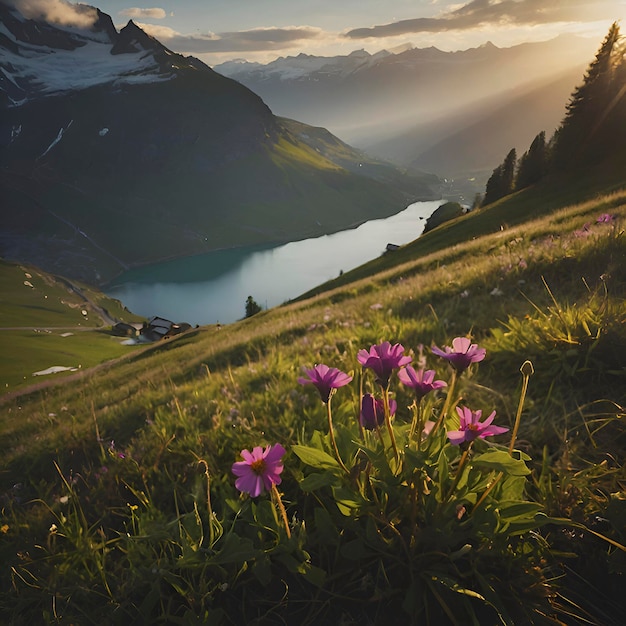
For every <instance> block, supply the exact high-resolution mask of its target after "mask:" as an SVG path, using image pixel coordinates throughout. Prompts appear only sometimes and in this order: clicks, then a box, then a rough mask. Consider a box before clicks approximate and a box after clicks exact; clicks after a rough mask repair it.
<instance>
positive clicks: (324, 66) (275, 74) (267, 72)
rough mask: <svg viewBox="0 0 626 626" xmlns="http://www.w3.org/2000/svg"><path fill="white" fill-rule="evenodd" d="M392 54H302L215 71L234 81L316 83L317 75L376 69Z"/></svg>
mask: <svg viewBox="0 0 626 626" xmlns="http://www.w3.org/2000/svg"><path fill="white" fill-rule="evenodd" d="M390 54H391V53H390V52H387V51H386V50H381V51H380V52H377V53H376V54H370V53H369V52H367V51H366V50H355V51H354V52H351V53H350V54H348V55H347V56H336V57H318V56H313V55H310V54H299V55H298V56H288V57H279V58H278V59H276V60H274V61H271V62H270V63H267V64H265V65H263V64H261V63H250V62H247V61H243V60H241V59H236V60H234V61H227V62H225V63H221V64H220V65H216V66H215V67H214V68H213V69H214V70H215V71H216V72H219V73H220V74H223V75H224V76H228V77H229V78H234V79H235V80H236V79H237V77H238V76H246V77H249V76H253V77H254V78H255V80H280V81H292V80H308V79H314V77H315V75H316V74H318V73H319V74H324V75H326V76H328V75H333V76H337V77H340V78H343V77H345V76H348V75H349V74H352V73H353V72H355V71H358V70H361V69H364V68H368V67H372V66H373V65H377V64H378V63H380V61H382V60H383V59H384V58H386V57H388V56H389V55H390Z"/></svg>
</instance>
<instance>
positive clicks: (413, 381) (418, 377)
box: [398, 365, 448, 400]
mask: <svg viewBox="0 0 626 626" xmlns="http://www.w3.org/2000/svg"><path fill="white" fill-rule="evenodd" d="M398 378H399V379H400V382H401V383H402V384H403V385H406V386H407V387H412V388H413V389H414V390H415V395H416V396H417V399H418V400H421V399H422V398H423V397H424V396H425V395H426V394H427V393H430V392H431V391H434V390H435V389H441V387H447V386H448V383H446V382H445V381H443V380H435V370H424V369H419V370H417V371H415V369H413V367H411V366H410V365H407V366H406V367H405V368H404V369H401V370H400V371H399V372H398Z"/></svg>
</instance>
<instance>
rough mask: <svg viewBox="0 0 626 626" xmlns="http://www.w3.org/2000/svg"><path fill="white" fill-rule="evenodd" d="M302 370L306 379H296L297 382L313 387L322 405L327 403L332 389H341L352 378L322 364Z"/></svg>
mask: <svg viewBox="0 0 626 626" xmlns="http://www.w3.org/2000/svg"><path fill="white" fill-rule="evenodd" d="M303 369H304V373H305V374H306V375H307V376H308V378H304V377H303V376H302V377H300V378H298V382H299V383H300V384H301V385H308V384H309V383H312V384H313V385H315V386H316V387H317V390H318V391H319V392H320V396H321V398H322V402H324V403H328V400H329V399H330V395H331V393H332V391H333V389H337V388H339V387H343V386H344V385H347V384H348V383H349V382H350V381H351V380H352V376H348V374H345V373H344V372H342V371H341V370H338V369H337V368H336V367H328V365H324V364H322V363H320V364H319V365H316V366H315V367H314V368H312V369H306V368H303Z"/></svg>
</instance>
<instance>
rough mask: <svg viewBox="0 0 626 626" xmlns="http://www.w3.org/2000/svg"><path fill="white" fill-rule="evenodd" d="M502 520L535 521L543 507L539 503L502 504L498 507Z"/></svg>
mask: <svg viewBox="0 0 626 626" xmlns="http://www.w3.org/2000/svg"><path fill="white" fill-rule="evenodd" d="M497 509H498V512H499V514H500V518H501V519H503V520H506V521H508V522H512V521H514V520H522V519H527V520H534V519H535V515H536V514H537V513H539V512H540V511H541V510H542V509H543V506H542V505H541V504H538V503H537V502H500V503H498V506H497Z"/></svg>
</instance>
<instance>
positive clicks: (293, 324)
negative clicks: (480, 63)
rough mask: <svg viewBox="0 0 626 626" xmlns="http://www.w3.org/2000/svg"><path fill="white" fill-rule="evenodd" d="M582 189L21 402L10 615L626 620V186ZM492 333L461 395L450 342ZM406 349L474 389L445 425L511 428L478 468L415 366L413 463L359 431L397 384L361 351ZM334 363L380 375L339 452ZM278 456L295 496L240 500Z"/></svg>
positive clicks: (411, 249)
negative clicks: (316, 384)
mask: <svg viewBox="0 0 626 626" xmlns="http://www.w3.org/2000/svg"><path fill="white" fill-rule="evenodd" d="M598 180H599V179H597V178H596V179H595V181H596V182H597V181H598ZM564 182H565V181H560V183H561V184H557V183H554V184H553V186H552V187H548V186H545V185H544V186H543V187H538V188H535V189H534V190H530V189H529V190H526V191H525V192H523V193H521V194H517V195H516V196H514V197H512V198H510V199H508V200H507V201H502V202H500V203H497V204H495V205H493V206H492V207H491V208H489V209H485V210H483V211H479V212H477V213H475V214H473V215H470V216H466V217H463V218H460V219H459V220H455V221H453V222H450V223H446V224H444V225H443V226H441V227H440V228H437V229H435V230H434V231H432V232H431V233H428V234H427V235H424V236H423V237H421V238H420V239H418V240H417V241H415V242H414V243H413V244H410V245H408V246H404V247H403V248H402V249H401V250H399V251H398V252H397V253H394V254H391V255H385V256H384V257H381V259H378V260H376V261H374V262H372V263H371V264H369V265H367V266H364V267H363V268H359V269H357V270H355V271H354V272H351V273H348V274H347V275H344V276H343V277H341V281H335V282H334V283H332V284H329V285H326V286H325V287H324V288H323V289H320V290H319V293H317V294H315V295H311V297H309V298H306V299H302V300H300V301H299V302H294V303H291V304H289V305H286V306H283V307H279V308H277V309H273V310H269V311H265V312H262V313H260V314H258V315H256V316H254V317H253V318H251V319H248V320H244V321H242V322H238V323H236V324H232V325H229V326H225V327H205V328H201V329H199V331H198V333H197V334H196V335H195V336H192V337H186V338H182V339H181V340H179V341H177V342H174V343H164V344H162V345H159V346H158V347H157V348H155V349H154V350H153V351H152V352H151V353H150V354H141V355H140V354H138V355H137V356H136V357H134V358H133V357H131V358H128V359H126V360H125V361H123V362H121V363H120V364H119V365H118V366H116V367H112V368H109V369H107V370H104V371H102V370H101V371H98V372H94V373H93V374H92V375H89V374H87V375H85V376H84V377H83V378H81V379H80V380H78V381H75V382H73V383H72V384H71V385H66V384H62V383H61V384H59V385H58V386H55V387H50V388H47V389H45V390H40V391H35V392H33V393H29V394H25V395H23V396H21V397H19V398H15V399H11V400H8V401H4V402H3V406H2V411H3V414H4V419H3V420H2V421H1V422H0V445H2V448H3V450H4V451H5V452H4V454H3V460H2V466H1V468H0V470H1V471H0V494H2V495H1V497H2V519H1V520H0V527H1V529H2V532H1V533H0V563H2V564H3V565H2V566H0V567H1V569H0V577H1V578H2V588H3V589H5V590H6V591H5V592H3V593H2V594H1V595H0V615H2V616H3V617H4V619H5V620H7V621H9V622H11V623H15V624H20V623H26V622H28V621H31V622H32V621H35V622H36V621H41V620H42V619H43V620H45V621H48V622H54V621H57V622H60V623H69V622H70V621H80V622H81V623H103V622H109V623H121V622H123V621H126V622H128V621H135V622H144V623H150V622H155V621H158V620H159V619H161V620H163V621H166V622H170V623H173V622H176V621H179V622H181V623H198V622H205V623H207V622H210V623H221V624H236V623H257V624H273V623H294V622H295V621H296V620H297V621H298V622H301V623H303V624H315V623H340V622H341V623H355V622H356V621H357V620H358V621H365V623H383V620H385V623H388V622H389V620H390V619H394V620H396V621H398V622H399V623H432V624H447V623H450V624H460V623H472V622H473V623H481V624H483V623H484V624H491V623H505V624H526V623H534V624H554V623H567V624H583V623H594V624H619V623H621V619H622V617H623V611H624V608H626V607H625V606H624V597H623V576H624V565H625V563H626V561H625V558H624V555H625V554H626V548H624V545H625V543H626V533H625V531H624V520H625V519H626V517H625V516H626V507H625V503H626V494H625V493H624V485H625V484H626V472H625V469H624V466H623V453H622V452H623V449H624V444H625V436H626V433H625V431H624V415H625V414H626V413H625V408H624V407H625V404H626V369H625V367H624V359H623V354H624V351H625V350H626V324H625V323H624V322H625V321H626V301H625V299H624V294H625V293H626V240H625V239H624V223H625V221H626V189H624V187H623V185H624V182H626V181H623V180H622V181H621V188H619V187H620V185H619V180H618V179H617V178H615V177H613V178H612V179H611V182H610V184H607V182H606V181H604V182H597V187H594V186H593V185H592V184H591V182H590V180H588V181H582V180H579V181H578V182H576V183H573V182H572V181H571V180H570V181H567V185H565V184H564ZM603 187H604V188H605V189H606V188H607V187H608V188H609V189H610V191H608V192H607V193H598V192H599V190H600V189H602V188H603ZM607 214H608V215H609V217H608V218H606V217H605V218H603V219H601V220H600V221H598V218H600V217H601V216H604V215H607ZM468 334H469V335H471V337H472V341H473V342H474V343H477V344H478V345H479V346H481V347H483V348H485V349H486V357H485V359H484V361H482V362H480V363H475V364H474V365H472V366H471V367H470V369H469V370H468V372H467V373H463V374H459V376H458V378H457V377H456V375H455V374H453V373H452V370H451V368H449V367H447V366H446V363H445V361H443V360H441V359H439V358H437V357H436V356H435V355H434V354H432V353H431V351H430V347H431V346H432V345H437V346H443V345H450V342H451V340H452V339H453V338H454V337H458V336H466V335H468ZM384 340H387V341H390V342H391V343H396V342H400V343H401V344H402V345H403V347H404V353H405V354H408V355H410V356H411V357H412V358H413V363H414V364H416V367H417V363H418V362H420V361H423V362H424V363H425V364H426V365H427V367H428V368H431V369H435V370H437V377H438V378H441V379H444V380H446V381H447V382H448V385H449V386H448V388H444V389H442V390H439V391H438V392H436V394H433V395H432V396H429V399H428V400H425V401H424V403H422V404H421V405H420V408H419V409H418V410H419V411H423V412H424V413H423V416H425V417H432V418H433V419H434V420H436V419H438V416H442V422H441V424H442V425H443V426H442V428H443V427H444V426H445V429H453V428H458V427H459V421H458V417H456V415H457V414H456V412H455V411H453V410H452V407H453V406H454V404H456V403H461V404H463V405H467V406H471V407H473V408H477V407H481V408H482V409H483V414H484V415H485V416H486V415H488V414H489V413H490V412H491V411H492V410H495V411H496V413H497V417H496V422H497V424H498V425H499V426H503V427H508V428H509V429H510V430H509V433H508V434H506V435H500V436H498V437H496V438H495V439H496V443H495V444H493V445H492V446H489V445H488V444H487V443H486V442H485V441H483V440H477V441H476V443H475V445H473V446H471V445H470V446H466V447H465V448H464V450H465V451H467V454H466V455H465V454H461V451H462V448H459V447H458V446H454V445H451V444H450V443H449V442H448V443H446V439H445V436H444V432H443V430H442V429H439V430H438V431H437V432H436V434H433V435H432V437H430V438H426V439H424V440H423V441H424V443H423V444H420V439H419V438H418V442H417V443H415V441H414V440H412V439H411V437H410V434H409V425H410V424H411V423H412V411H413V409H412V408H411V406H412V404H411V403H412V400H413V396H412V394H411V390H410V389H409V388H407V387H405V386H402V385H400V384H398V382H397V379H396V378H395V374H394V377H393V380H392V387H391V393H392V399H393V400H395V401H396V402H397V413H396V416H395V420H394V424H393V428H392V430H395V432H396V435H395V436H396V437H397V439H398V442H400V444H399V446H398V447H399V448H400V450H399V451H398V452H396V453H395V455H394V452H393V446H391V445H390V440H391V435H389V436H387V429H386V428H385V426H381V429H380V433H381V434H380V442H379V440H378V438H377V437H376V434H375V433H371V434H372V436H371V437H369V434H370V433H365V435H368V436H365V435H364V434H363V433H362V432H359V429H358V427H357V422H356V418H357V416H358V414H359V404H360V393H361V392H362V391H369V392H372V393H376V394H380V390H379V387H378V385H377V383H375V382H374V379H373V377H372V376H371V372H369V371H365V370H364V373H363V374H361V373H360V372H361V368H360V366H359V363H358V362H357V355H358V352H359V350H361V349H363V348H364V349H366V350H367V349H369V347H370V346H371V345H372V344H378V343H379V342H381V341H384ZM526 360H529V361H531V362H532V365H533V369H534V374H533V375H532V376H530V379H529V381H528V382H529V387H528V392H527V396H526V400H525V403H524V405H523V408H521V407H520V408H518V402H519V399H520V395H521V394H522V381H523V380H524V378H523V377H522V376H520V367H521V366H522V364H523V363H524V362H525V361H526ZM316 363H324V364H327V365H328V366H331V367H336V368H339V369H340V370H342V371H343V372H347V373H350V374H351V375H353V376H354V381H353V382H352V383H351V384H350V385H347V386H346V387H343V388H341V389H338V390H337V393H336V395H335V396H334V400H333V412H332V417H333V419H334V429H335V431H336V438H337V442H336V445H333V441H332V439H331V438H330V437H329V434H328V433H329V425H328V423H329V422H328V414H327V411H326V408H327V407H326V406H325V405H324V404H323V403H321V402H320V397H319V395H318V394H317V393H316V391H315V389H314V388H313V387H312V386H311V385H306V386H303V385H300V384H298V382H297V379H298V377H300V376H302V375H303V374H302V369H301V368H302V366H306V367H308V368H310V367H312V366H313V365H314V364H316ZM522 369H523V371H524V372H526V373H528V371H529V370H528V366H524V367H523V368H522ZM452 389H454V393H453V392H452ZM520 411H521V412H520ZM518 415H519V417H520V418H521V420H520V422H519V432H518V433H517V438H516V439H515V438H513V440H512V442H511V447H513V445H514V444H515V446H514V447H515V452H514V453H511V455H510V456H509V454H508V453H507V446H508V445H509V440H510V435H511V431H512V430H513V429H514V427H515V425H516V423H517V417H518ZM420 423H421V422H420ZM420 428H421V427H420ZM434 430H435V431H436V430H437V429H436V428H435V429H434ZM276 443H280V444H281V445H282V446H284V447H285V449H286V450H287V453H286V456H285V458H284V465H285V469H284V471H283V473H282V475H281V476H282V483H280V488H279V490H278V491H277V492H276V493H277V494H279V495H276V494H273V495H272V496H271V498H270V497H268V496H259V497H258V498H250V497H248V496H246V495H239V494H238V491H237V489H236V488H235V486H234V476H233V475H232V474H231V466H232V464H233V462H235V461H239V460H240V458H241V457H240V456H239V454H240V451H241V450H242V449H250V450H251V449H252V448H253V447H254V446H265V445H274V444H276ZM405 444H406V446H405ZM420 446H421V447H420ZM335 450H338V451H339V456H340V458H341V457H343V460H344V462H345V463H346V464H347V465H348V467H349V469H350V470H351V473H350V476H348V475H347V474H345V473H343V472H342V470H341V468H340V466H339V465H338V462H337V461H336V460H335ZM457 452H458V455H457ZM494 455H495V456H494ZM399 459H400V460H399ZM496 459H497V460H496ZM505 459H506V462H505ZM281 497H282V500H281V499H280V498H281ZM403 498H405V499H404V500H403ZM281 502H282V503H283V504H284V507H285V509H286V511H285V512H286V519H285V518H284V517H282V514H281V508H280V503H281ZM403 502H404V503H405V504H406V507H407V508H406V509H404V508H402V507H403V506H404V504H402V503H403ZM272 504H273V505H274V506H273V505H272ZM557 620H560V622H558V621H557Z"/></svg>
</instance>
